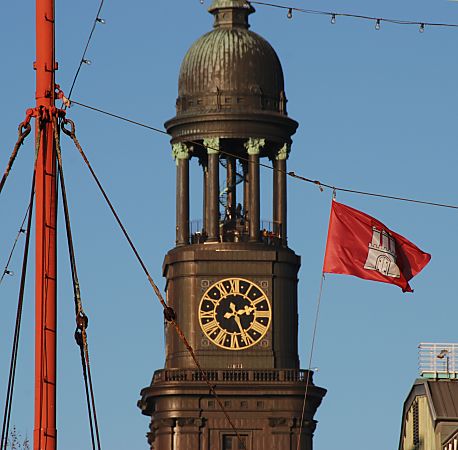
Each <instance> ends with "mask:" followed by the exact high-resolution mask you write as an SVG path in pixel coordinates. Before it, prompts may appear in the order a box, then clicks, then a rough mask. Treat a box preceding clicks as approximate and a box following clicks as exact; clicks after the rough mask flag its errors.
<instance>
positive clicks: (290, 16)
mask: <svg viewBox="0 0 458 450" xmlns="http://www.w3.org/2000/svg"><path fill="white" fill-rule="evenodd" d="M286 17H288V19H292V18H293V9H292V8H289V9H288V14H287V15H286Z"/></svg>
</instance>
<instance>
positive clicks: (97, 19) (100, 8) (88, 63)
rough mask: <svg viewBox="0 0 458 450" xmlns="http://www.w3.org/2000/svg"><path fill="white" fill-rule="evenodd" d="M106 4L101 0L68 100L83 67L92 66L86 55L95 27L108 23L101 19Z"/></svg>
mask: <svg viewBox="0 0 458 450" xmlns="http://www.w3.org/2000/svg"><path fill="white" fill-rule="evenodd" d="M104 2H105V0H100V4H99V9H98V10H97V14H96V15H95V18H94V22H93V23H92V28H91V32H90V33H89V37H88V38H87V41H86V45H85V47H84V50H83V55H82V56H81V59H80V63H79V65H78V68H77V69H76V72H75V76H74V77H73V81H72V84H71V86H70V89H69V91H68V96H67V98H68V99H70V98H71V97H72V93H73V89H74V87H75V84H76V80H77V79H78V75H79V74H80V71H81V67H82V66H83V64H86V65H90V64H91V63H92V61H91V60H89V59H86V53H87V50H88V48H89V44H90V43H91V40H92V36H93V35H94V30H95V27H96V26H97V24H98V23H100V24H105V23H106V22H105V20H104V19H102V18H101V17H100V13H101V11H102V8H103V3H104ZM62 107H63V108H64V109H65V108H66V107H67V105H65V104H64V103H63V104H62Z"/></svg>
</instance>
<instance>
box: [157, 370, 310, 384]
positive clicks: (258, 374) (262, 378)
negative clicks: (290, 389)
mask: <svg viewBox="0 0 458 450" xmlns="http://www.w3.org/2000/svg"><path fill="white" fill-rule="evenodd" d="M307 373H308V371H307V370H303V369H258V370H254V369H253V370H244V369H225V370H205V374H206V376H207V379H208V381H211V382H217V383H223V384H224V383H246V382H250V381H253V382H256V383H297V382H302V383H305V382H306V380H307ZM312 375H313V373H312V372H310V375H309V382H310V383H312ZM204 381H205V379H204V376H203V375H202V372H200V371H198V370H192V369H161V370H156V372H154V376H153V383H170V382H204Z"/></svg>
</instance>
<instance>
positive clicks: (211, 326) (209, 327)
mask: <svg viewBox="0 0 458 450" xmlns="http://www.w3.org/2000/svg"><path fill="white" fill-rule="evenodd" d="M202 330H204V333H205V334H207V335H210V334H213V333H214V332H215V331H217V330H219V325H218V322H217V321H216V320H210V322H207V323H204V324H202Z"/></svg>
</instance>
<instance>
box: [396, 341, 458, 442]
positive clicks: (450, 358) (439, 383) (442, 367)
mask: <svg viewBox="0 0 458 450" xmlns="http://www.w3.org/2000/svg"><path fill="white" fill-rule="evenodd" d="M419 348H420V351H419V361H420V375H421V378H419V379H417V380H416V381H415V383H414V385H413V387H412V389H411V391H410V393H409V395H408V396H407V399H406V401H405V402H404V408H403V413H402V422H401V436H400V439H399V450H458V344H452V343H446V344H443V343H422V344H420V346H419Z"/></svg>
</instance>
